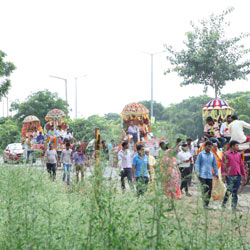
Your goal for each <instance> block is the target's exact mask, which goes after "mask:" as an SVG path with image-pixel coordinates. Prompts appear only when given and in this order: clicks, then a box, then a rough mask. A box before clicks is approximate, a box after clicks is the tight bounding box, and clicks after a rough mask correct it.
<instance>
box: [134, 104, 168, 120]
mask: <svg viewBox="0 0 250 250" xmlns="http://www.w3.org/2000/svg"><path fill="white" fill-rule="evenodd" d="M139 103H141V104H143V105H144V106H145V107H146V108H147V109H148V110H149V117H151V101H141V102H139ZM153 104H154V105H153V109H154V112H153V113H154V117H155V120H156V121H161V120H162V114H163V112H164V106H163V105H162V104H161V103H159V102H154V103H153Z"/></svg>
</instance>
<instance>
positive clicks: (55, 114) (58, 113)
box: [45, 109, 65, 121]
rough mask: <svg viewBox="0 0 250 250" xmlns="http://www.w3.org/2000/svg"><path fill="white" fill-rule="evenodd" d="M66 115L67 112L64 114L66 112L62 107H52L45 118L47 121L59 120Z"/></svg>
mask: <svg viewBox="0 0 250 250" xmlns="http://www.w3.org/2000/svg"><path fill="white" fill-rule="evenodd" d="M64 116H65V114H64V112H63V111H62V110H60V109H52V110H50V111H49V112H48V114H47V115H46V116H45V120H46V121H49V120H57V119H59V118H62V117H64Z"/></svg>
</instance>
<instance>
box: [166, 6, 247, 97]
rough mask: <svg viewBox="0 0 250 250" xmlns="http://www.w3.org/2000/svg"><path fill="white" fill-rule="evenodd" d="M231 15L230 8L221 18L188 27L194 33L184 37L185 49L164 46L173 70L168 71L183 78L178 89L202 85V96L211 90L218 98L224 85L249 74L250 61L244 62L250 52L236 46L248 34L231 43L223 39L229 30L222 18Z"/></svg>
mask: <svg viewBox="0 0 250 250" xmlns="http://www.w3.org/2000/svg"><path fill="white" fill-rule="evenodd" d="M232 11H233V8H229V9H227V10H226V11H224V12H223V13H222V14H221V15H218V16H215V15H211V16H210V18H209V19H208V20H203V21H201V22H200V26H196V25H195V24H194V23H191V26H192V28H193V31H190V32H187V33H186V39H187V40H186V41H185V42H184V45H185V46H186V49H182V50H181V51H176V50H174V49H173V48H172V46H167V45H165V47H166V49H167V51H168V52H169V56H168V57H167V59H168V60H169V61H170V63H171V65H172V66H173V68H172V69H171V70H172V71H174V72H177V74H178V75H179V76H181V77H183V81H182V83H181V86H184V85H189V84H202V85H203V86H204V91H205V92H206V91H207V88H208V87H209V86H210V87H212V88H214V90H215V98H217V96H218V94H219V93H220V91H221V89H222V88H223V87H224V86H225V85H226V82H227V81H235V80H237V79H245V78H246V76H247V75H248V74H249V73H250V60H249V59H247V60H245V58H244V56H245V55H247V54H248V53H249V52H250V50H249V49H245V48H244V45H242V44H239V42H241V41H242V39H243V38H245V37H247V36H249V33H247V34H241V35H239V36H238V37H233V38H231V39H228V38H226V36H225V27H226V26H228V24H227V23H226V22H225V17H226V15H228V14H229V13H231V12H232ZM167 72H170V69H169V70H167V71H166V73H167Z"/></svg>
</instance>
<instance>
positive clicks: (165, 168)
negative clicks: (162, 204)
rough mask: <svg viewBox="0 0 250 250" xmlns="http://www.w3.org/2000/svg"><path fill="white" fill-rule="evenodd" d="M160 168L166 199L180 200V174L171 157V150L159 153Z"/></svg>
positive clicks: (175, 162) (174, 159)
mask: <svg viewBox="0 0 250 250" xmlns="http://www.w3.org/2000/svg"><path fill="white" fill-rule="evenodd" d="M160 166H161V173H162V183H163V186H164V187H165V192H166V195H167V198H171V199H180V198H181V190H180V186H179V179H180V174H179V170H178V167H177V160H176V158H175V157H172V156H171V149H167V150H166V151H165V152H163V153H161V156H160Z"/></svg>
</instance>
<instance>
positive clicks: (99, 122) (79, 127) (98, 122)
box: [69, 114, 121, 143]
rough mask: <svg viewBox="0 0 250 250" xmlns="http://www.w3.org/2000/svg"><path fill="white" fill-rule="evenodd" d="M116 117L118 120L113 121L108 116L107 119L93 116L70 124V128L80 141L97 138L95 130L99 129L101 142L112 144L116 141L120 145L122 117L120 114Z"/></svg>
mask: <svg viewBox="0 0 250 250" xmlns="http://www.w3.org/2000/svg"><path fill="white" fill-rule="evenodd" d="M113 116H114V114H113ZM107 117H108V118H107ZM114 117H116V119H114V120H113V119H110V116H107V115H106V118H105V117H101V116H98V115H92V116H90V117H88V118H87V119H84V118H81V119H76V120H73V121H71V122H69V126H70V127H71V129H72V130H73V132H74V136H75V138H76V139H77V140H79V141H84V140H91V139H93V138H94V136H95V128H99V129H100V133H101V140H106V141H107V142H110V141H111V140H112V139H114V140H115V141H116V142H117V143H118V142H120V140H121V117H120V115H119V116H118V114H116V116H114Z"/></svg>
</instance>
